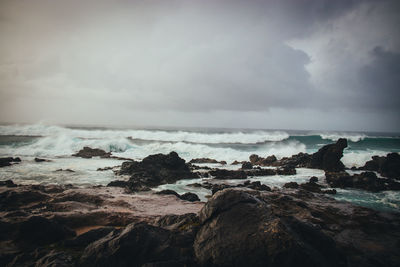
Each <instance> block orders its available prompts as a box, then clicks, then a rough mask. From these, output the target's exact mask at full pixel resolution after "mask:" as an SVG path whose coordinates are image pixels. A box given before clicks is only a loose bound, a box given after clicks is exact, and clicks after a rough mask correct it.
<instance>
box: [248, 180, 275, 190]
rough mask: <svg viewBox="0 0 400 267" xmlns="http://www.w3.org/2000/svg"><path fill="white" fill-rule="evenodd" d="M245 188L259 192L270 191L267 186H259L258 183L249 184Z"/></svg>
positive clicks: (259, 183)
mask: <svg viewBox="0 0 400 267" xmlns="http://www.w3.org/2000/svg"><path fill="white" fill-rule="evenodd" d="M245 187H247V188H251V189H254V190H259V191H271V188H270V187H269V186H267V185H265V184H261V182H260V181H257V182H252V183H249V184H248V185H245Z"/></svg>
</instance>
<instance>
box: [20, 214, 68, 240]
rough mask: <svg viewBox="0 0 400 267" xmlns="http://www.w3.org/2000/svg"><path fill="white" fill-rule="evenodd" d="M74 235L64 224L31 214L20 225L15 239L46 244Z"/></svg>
mask: <svg viewBox="0 0 400 267" xmlns="http://www.w3.org/2000/svg"><path fill="white" fill-rule="evenodd" d="M74 236H75V232H74V231H72V230H71V229H69V228H68V227H66V226H64V225H60V224H58V223H57V222H54V221H50V220H48V219H46V218H44V217H39V216H33V217H30V218H29V219H28V220H27V221H25V222H23V223H22V224H21V225H20V228H19V232H18V236H17V239H16V240H17V241H18V242H23V243H29V245H46V244H51V243H55V242H57V241H60V240H63V239H65V238H68V237H74Z"/></svg>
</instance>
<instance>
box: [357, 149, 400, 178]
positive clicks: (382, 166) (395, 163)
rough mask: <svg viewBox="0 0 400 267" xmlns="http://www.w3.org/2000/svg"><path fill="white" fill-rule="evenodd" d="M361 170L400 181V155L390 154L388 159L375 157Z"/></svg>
mask: <svg viewBox="0 0 400 267" xmlns="http://www.w3.org/2000/svg"><path fill="white" fill-rule="evenodd" d="M360 169H361V170H367V171H377V172H379V174H381V175H382V176H384V177H388V178H393V179H400V155H399V154H398V153H389V154H387V155H386V157H379V156H373V157H372V160H370V161H367V162H366V163H365V165H364V166H363V167H361V168H360Z"/></svg>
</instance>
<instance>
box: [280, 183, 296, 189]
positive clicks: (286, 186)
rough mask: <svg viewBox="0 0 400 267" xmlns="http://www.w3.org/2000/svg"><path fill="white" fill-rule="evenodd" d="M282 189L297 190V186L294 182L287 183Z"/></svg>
mask: <svg viewBox="0 0 400 267" xmlns="http://www.w3.org/2000/svg"><path fill="white" fill-rule="evenodd" d="M283 187H284V188H292V189H297V188H299V184H298V183H296V182H289V183H286V184H284V185H283Z"/></svg>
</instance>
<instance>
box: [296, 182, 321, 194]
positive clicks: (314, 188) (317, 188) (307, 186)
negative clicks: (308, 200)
mask: <svg viewBox="0 0 400 267" xmlns="http://www.w3.org/2000/svg"><path fill="white" fill-rule="evenodd" d="M321 187H322V186H321V185H319V184H317V183H315V182H308V183H304V184H300V188H301V189H304V190H307V191H310V192H313V193H321Z"/></svg>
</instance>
